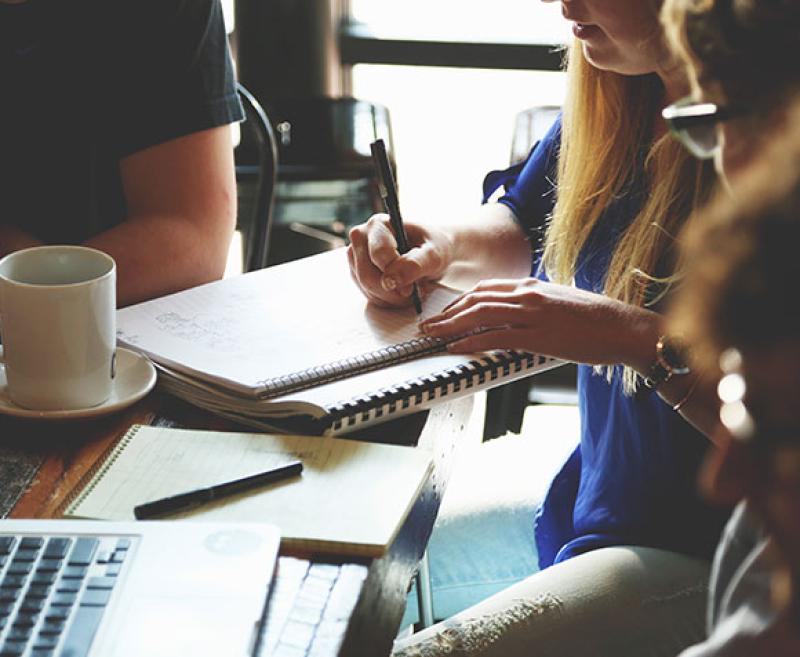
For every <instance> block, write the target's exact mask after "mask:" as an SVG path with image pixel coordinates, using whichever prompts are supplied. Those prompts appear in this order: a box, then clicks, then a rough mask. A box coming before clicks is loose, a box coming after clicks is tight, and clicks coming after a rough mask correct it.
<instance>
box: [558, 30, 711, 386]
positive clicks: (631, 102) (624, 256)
mask: <svg viewBox="0 0 800 657" xmlns="http://www.w3.org/2000/svg"><path fill="white" fill-rule="evenodd" d="M567 73H568V76H569V80H570V87H569V92H568V95H567V100H566V103H565V106H564V113H563V119H562V121H563V124H562V135H561V149H560V152H559V160H558V198H557V201H556V205H555V208H554V210H553V217H552V220H551V222H550V226H549V228H548V232H547V237H546V239H545V246H544V256H543V260H544V265H545V269H546V271H547V274H548V276H549V277H550V279H551V280H554V281H556V282H561V283H566V284H569V283H571V282H572V280H573V279H574V276H575V271H576V266H577V261H578V256H579V254H580V252H581V249H582V248H583V247H584V245H585V244H586V242H587V240H588V238H589V235H590V234H591V232H592V231H593V230H594V228H595V227H596V225H597V223H598V221H600V219H601V218H602V217H603V215H604V213H605V211H606V209H607V208H608V207H609V206H610V205H611V203H612V202H613V201H614V199H616V198H617V197H619V196H621V195H624V194H626V193H629V192H630V191H631V189H632V188H633V189H636V188H635V187H633V185H634V184H638V183H640V182H641V175H642V174H641V170H642V167H644V181H643V182H644V186H643V187H641V186H639V187H638V189H639V190H641V191H643V197H642V204H641V207H640V209H639V212H638V214H637V215H636V217H634V218H633V220H632V222H631V223H630V225H629V226H628V227H627V228H626V229H625V230H624V232H623V233H622V234H621V236H620V239H619V241H618V243H617V245H616V248H615V250H614V253H613V254H612V256H611V259H610V264H609V267H608V272H607V274H606V279H605V283H604V292H605V294H607V295H608V296H610V297H612V298H614V299H619V300H620V301H624V302H626V303H630V304H633V305H637V306H646V305H651V304H653V303H655V302H656V301H658V300H659V299H660V298H661V296H663V294H664V293H665V291H666V289H668V287H669V282H670V274H671V272H672V268H673V266H674V264H675V263H674V258H675V246H676V242H675V237H676V236H677V234H678V232H679V231H680V228H681V227H682V226H683V224H684V223H685V221H686V218H687V217H688V216H689V214H690V213H691V211H692V210H693V209H694V207H696V206H697V205H698V204H699V203H700V201H701V200H702V199H703V198H704V193H705V191H706V190H707V189H708V188H709V186H710V182H711V179H712V173H711V170H710V168H709V167H708V166H707V165H703V164H702V163H700V162H698V161H697V160H695V159H694V158H692V157H691V156H690V155H689V154H688V153H687V152H686V151H685V149H683V147H682V146H681V145H680V144H678V143H677V142H675V141H674V140H672V139H671V138H670V137H669V135H667V134H664V135H663V136H661V137H659V138H658V139H655V140H654V132H655V130H654V128H655V124H654V120H655V118H656V116H657V113H658V110H659V108H660V105H661V103H662V102H663V97H664V90H663V85H662V83H661V81H660V79H659V78H658V76H657V75H656V74H655V73H652V74H649V75H640V76H624V75H620V74H618V73H613V72H609V71H603V70H600V69H598V68H596V67H594V66H592V65H591V64H590V63H589V62H588V61H586V58H585V57H584V55H583V51H582V48H581V47H580V45H579V44H574V45H573V47H572V48H571V51H570V53H569V62H568V67H567ZM613 369H614V368H613V367H608V368H607V371H606V373H607V376H608V378H609V379H610V378H611V376H612V374H613ZM623 383H624V389H625V391H626V392H628V393H632V392H633V391H635V390H636V387H637V385H638V377H637V375H636V373H635V371H633V370H632V369H630V368H625V370H624V372H623Z"/></svg>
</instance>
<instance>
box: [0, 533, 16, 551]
mask: <svg viewBox="0 0 800 657" xmlns="http://www.w3.org/2000/svg"><path fill="white" fill-rule="evenodd" d="M15 540H16V539H15V538H14V537H13V536H0V554H11V548H13V547H14V541H15Z"/></svg>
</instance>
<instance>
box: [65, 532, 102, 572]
mask: <svg viewBox="0 0 800 657" xmlns="http://www.w3.org/2000/svg"><path fill="white" fill-rule="evenodd" d="M99 544H100V541H98V540H97V539H96V538H86V537H81V538H79V539H78V540H77V541H75V547H74V548H72V552H71V553H70V555H69V561H67V563H68V564H69V565H70V566H88V565H89V564H91V563H92V558H93V557H94V553H95V550H97V546H98V545H99Z"/></svg>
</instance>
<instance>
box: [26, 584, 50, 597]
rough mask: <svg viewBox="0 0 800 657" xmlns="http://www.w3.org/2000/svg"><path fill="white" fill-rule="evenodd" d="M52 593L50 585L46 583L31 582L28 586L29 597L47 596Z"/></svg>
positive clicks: (27, 594)
mask: <svg viewBox="0 0 800 657" xmlns="http://www.w3.org/2000/svg"><path fill="white" fill-rule="evenodd" d="M48 593H50V587H49V586H47V585H46V584H31V585H30V586H29V587H28V592H27V593H26V596H27V597H29V598H46V597H47V594H48Z"/></svg>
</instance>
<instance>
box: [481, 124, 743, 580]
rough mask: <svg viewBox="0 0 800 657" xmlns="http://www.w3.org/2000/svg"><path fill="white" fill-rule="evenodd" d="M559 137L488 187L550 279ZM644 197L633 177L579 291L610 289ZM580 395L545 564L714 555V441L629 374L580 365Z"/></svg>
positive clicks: (545, 512)
mask: <svg viewBox="0 0 800 657" xmlns="http://www.w3.org/2000/svg"><path fill="white" fill-rule="evenodd" d="M560 136H561V123H560V120H559V121H556V123H555V124H554V125H553V127H552V128H551V129H550V131H549V132H548V133H547V135H546V136H545V137H544V138H543V139H542V140H541V142H539V143H538V144H537V145H536V146H535V147H534V149H533V150H532V151H531V154H530V155H529V156H528V159H527V160H526V161H525V162H523V163H522V164H521V165H518V166H517V167H512V168H511V169H509V170H507V171H505V172H497V173H493V174H490V175H489V176H488V177H487V180H486V183H485V189H484V192H485V193H486V195H487V196H488V194H489V193H491V191H492V188H496V187H497V186H499V185H500V184H503V185H504V186H505V189H506V191H505V194H504V195H503V196H502V197H501V198H500V199H499V202H500V203H503V204H505V205H507V206H508V207H509V208H511V210H512V211H513V212H514V215H515V216H516V218H517V220H518V221H519V223H520V225H521V226H522V227H523V228H524V229H525V230H526V232H527V233H528V234H529V235H530V237H531V241H532V244H533V245H534V257H533V268H532V271H533V273H534V275H537V276H539V277H542V278H543V277H544V275H543V273H542V272H541V266H540V248H539V247H540V246H541V240H542V237H543V234H544V229H545V226H546V222H547V219H548V218H549V215H550V214H551V213H552V209H553V205H554V203H555V173H556V162H557V157H558V146H559V143H560ZM643 193H644V186H643V185H642V183H641V182H636V181H634V183H632V184H631V185H630V187H629V189H628V191H627V193H625V194H622V195H620V196H619V197H618V198H617V199H615V200H614V202H613V203H612V204H611V205H610V206H609V207H608V208H607V210H606V211H605V212H604V214H603V216H602V218H601V219H600V220H599V222H598V224H597V226H596V227H595V229H594V230H593V232H592V234H591V235H590V237H589V239H588V240H587V243H586V244H585V246H584V247H583V249H582V250H581V253H580V254H579V257H578V262H577V263H576V265H577V266H576V275H575V284H576V285H577V286H578V287H579V288H581V289H584V290H589V291H592V292H602V291H603V286H604V282H605V277H606V272H607V270H608V265H609V261H610V257H611V255H612V254H613V252H614V249H615V247H616V243H617V241H618V239H619V237H620V235H621V234H622V233H623V231H624V230H625V228H626V227H627V226H628V224H629V223H630V222H631V221H632V220H633V218H634V217H635V216H636V214H637V212H638V209H639V207H640V203H641V199H642V196H643ZM587 338H588V339H591V334H589V335H588V336H587ZM578 398H579V405H580V412H581V436H580V444H579V446H578V447H577V448H576V450H575V452H574V453H573V454H572V455H571V456H570V458H569V459H568V460H567V462H566V464H565V465H564V466H563V468H562V469H561V470H560V471H559V473H558V474H557V475H556V477H555V478H554V479H553V481H552V483H551V485H550V488H549V490H548V492H547V495H546V497H545V499H544V502H543V504H542V507H541V508H540V510H539V513H538V514H537V517H536V522H535V533H536V544H537V547H538V550H539V563H540V566H541V567H542V568H545V567H547V566H549V565H551V564H553V563H557V562H559V561H564V560H565V559H568V558H570V557H573V556H575V555H577V554H580V553H582V552H586V551H587V550H591V549H594V548H598V547H603V546H610V545H641V546H649V547H658V548H662V549H668V550H674V551H677V552H681V553H685V554H690V555H697V556H703V557H708V558H710V557H711V555H712V554H713V551H714V547H715V545H716V543H717V539H718V538H719V534H720V532H721V529H722V525H723V524H724V521H725V517H726V515H727V513H724V512H721V511H719V510H713V509H711V508H709V507H707V506H706V505H705V504H704V503H703V502H702V501H701V500H700V498H699V495H698V492H697V483H696V482H697V471H698V468H699V465H700V462H701V459H702V457H703V454H704V453H705V450H706V449H707V447H708V444H709V443H708V439H707V438H705V437H704V436H703V435H702V434H701V433H699V432H698V431H696V430H695V429H694V428H692V427H691V426H690V425H689V424H688V423H687V422H686V421H685V420H683V418H681V417H680V415H678V413H676V412H675V411H673V410H672V409H671V408H670V406H669V405H668V404H666V403H665V402H664V401H663V400H662V399H661V398H660V397H659V396H658V395H657V394H656V393H655V392H653V391H652V390H649V389H647V388H645V387H644V386H642V387H641V389H640V390H639V391H638V392H637V393H636V394H634V395H632V396H628V395H625V394H624V392H623V389H622V377H621V370H620V368H617V370H615V372H614V376H613V378H612V380H611V382H609V381H608V380H607V379H606V377H605V375H604V374H602V375H599V374H596V373H595V372H594V371H593V369H592V367H590V366H585V365H580V366H579V367H578Z"/></svg>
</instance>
